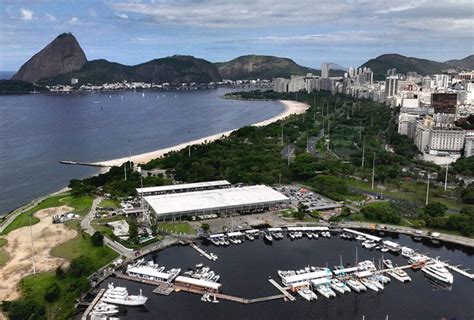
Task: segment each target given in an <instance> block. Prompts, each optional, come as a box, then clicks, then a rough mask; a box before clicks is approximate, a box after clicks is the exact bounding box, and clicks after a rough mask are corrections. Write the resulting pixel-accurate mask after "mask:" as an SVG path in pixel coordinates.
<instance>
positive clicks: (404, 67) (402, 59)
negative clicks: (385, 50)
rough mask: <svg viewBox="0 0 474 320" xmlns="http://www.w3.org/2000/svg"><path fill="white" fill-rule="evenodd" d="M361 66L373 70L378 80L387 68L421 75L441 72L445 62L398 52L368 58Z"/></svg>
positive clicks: (444, 67) (383, 75)
mask: <svg viewBox="0 0 474 320" xmlns="http://www.w3.org/2000/svg"><path fill="white" fill-rule="evenodd" d="M361 67H362V68H363V67H368V68H370V69H371V70H372V71H373V72H374V78H375V79H379V80H380V79H383V78H385V75H386V74H387V70H388V69H391V68H396V69H397V72H398V73H407V72H409V71H415V72H417V73H418V74H421V75H427V74H434V73H441V72H442V71H443V70H444V69H447V66H446V64H444V63H442V62H436V61H432V60H427V59H418V58H413V57H406V56H402V55H400V54H383V55H381V56H378V57H377V58H375V59H370V60H369V61H367V62H366V63H364V64H363V65H362V66H361Z"/></svg>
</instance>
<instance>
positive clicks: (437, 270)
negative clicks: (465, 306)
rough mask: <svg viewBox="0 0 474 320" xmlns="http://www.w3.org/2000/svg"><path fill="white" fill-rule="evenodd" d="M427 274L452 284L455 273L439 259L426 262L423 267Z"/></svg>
mask: <svg viewBox="0 0 474 320" xmlns="http://www.w3.org/2000/svg"><path fill="white" fill-rule="evenodd" d="M421 271H423V272H424V273H425V274H426V275H428V276H430V277H432V278H434V279H436V280H439V281H442V282H444V283H448V284H452V283H453V275H452V274H451V272H449V271H448V269H447V268H446V267H445V266H444V265H443V264H442V263H440V262H438V261H430V262H428V263H426V264H425V266H424V267H423V268H421Z"/></svg>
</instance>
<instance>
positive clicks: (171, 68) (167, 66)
mask: <svg viewBox="0 0 474 320" xmlns="http://www.w3.org/2000/svg"><path fill="white" fill-rule="evenodd" d="M133 70H134V71H135V72H136V73H137V74H138V75H139V76H140V77H141V79H143V81H145V82H155V83H163V82H170V83H172V84H179V83H183V82H186V83H191V82H196V83H208V82H215V81H220V80H221V76H220V75H219V71H218V70H217V68H216V66H215V65H214V64H212V63H211V62H209V61H207V60H204V59H198V58H195V57H192V56H179V55H175V56H172V57H166V58H161V59H155V60H151V61H148V62H145V63H142V64H139V65H136V66H134V67H133Z"/></svg>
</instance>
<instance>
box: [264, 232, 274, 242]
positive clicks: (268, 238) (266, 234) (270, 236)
mask: <svg viewBox="0 0 474 320" xmlns="http://www.w3.org/2000/svg"><path fill="white" fill-rule="evenodd" d="M265 239H266V240H268V241H270V242H271V241H273V237H272V235H271V234H270V233H269V232H265Z"/></svg>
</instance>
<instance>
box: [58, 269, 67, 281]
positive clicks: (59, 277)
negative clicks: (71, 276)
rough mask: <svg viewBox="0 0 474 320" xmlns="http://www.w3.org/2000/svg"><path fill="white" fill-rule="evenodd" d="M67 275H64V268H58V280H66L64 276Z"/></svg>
mask: <svg viewBox="0 0 474 320" xmlns="http://www.w3.org/2000/svg"><path fill="white" fill-rule="evenodd" d="M65 275H66V274H65V273H64V270H63V268H61V266H58V267H57V268H56V277H57V278H58V279H64V276H65Z"/></svg>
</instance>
